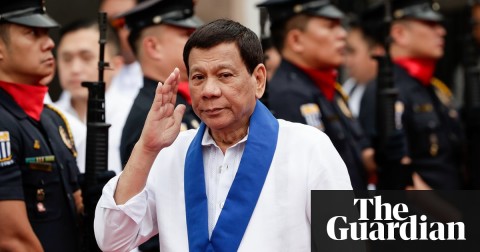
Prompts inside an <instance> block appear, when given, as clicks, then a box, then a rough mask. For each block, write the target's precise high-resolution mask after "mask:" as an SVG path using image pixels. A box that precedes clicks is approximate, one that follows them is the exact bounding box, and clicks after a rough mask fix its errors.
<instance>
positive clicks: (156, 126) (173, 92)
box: [113, 68, 185, 205]
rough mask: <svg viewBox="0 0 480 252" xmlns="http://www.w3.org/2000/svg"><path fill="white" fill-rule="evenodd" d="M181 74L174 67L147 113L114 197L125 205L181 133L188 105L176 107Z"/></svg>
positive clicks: (140, 187)
mask: <svg viewBox="0 0 480 252" xmlns="http://www.w3.org/2000/svg"><path fill="white" fill-rule="evenodd" d="M179 77H180V71H179V70H178V68H175V70H173V72H172V73H171V74H170V76H168V78H167V79H166V80H165V82H164V83H163V84H162V83H159V84H158V87H157V90H156V91H155V98H154V100H153V104H152V107H151V108H150V111H149V112H148V115H147V119H146V120H145V126H143V131H142V135H141V136H140V139H139V140H138V142H137V144H135V147H134V148H133V151H132V155H131V156H130V159H129V160H128V162H127V165H126V166H125V169H124V170H123V172H122V174H121V175H120V178H119V180H118V184H117V188H116V190H115V194H114V195H113V198H114V199H115V202H116V203H117V204H118V205H121V204H125V202H127V201H128V200H129V199H131V198H132V197H133V196H135V195H137V194H138V193H140V192H141V191H142V189H143V188H144V187H145V185H146V183H147V177H148V174H149V172H150V169H151V167H152V164H153V162H154V160H155V158H156V156H157V155H158V153H159V152H160V151H161V150H162V149H163V148H165V147H168V146H170V145H171V144H172V143H173V141H175V139H176V138H177V136H178V134H179V133H180V123H181V122H182V117H183V113H185V105H178V106H177V107H175V102H176V100H177V91H178V80H179Z"/></svg>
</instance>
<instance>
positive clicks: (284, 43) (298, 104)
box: [258, 0, 373, 189]
mask: <svg viewBox="0 0 480 252" xmlns="http://www.w3.org/2000/svg"><path fill="white" fill-rule="evenodd" d="M258 6H259V7H266V8H267V10H268V12H269V17H270V21H271V27H270V30H271V36H272V41H273V42H274V43H275V47H277V49H278V50H279V51H280V53H281V55H282V62H281V63H280V66H279V68H277V70H276V72H275V74H274V75H273V77H272V79H271V80H270V82H269V85H268V87H267V88H268V93H269V99H268V100H269V106H270V109H271V110H272V111H273V113H274V115H275V116H276V117H277V118H281V119H285V120H289V121H294V122H300V123H304V124H308V125H311V126H314V127H317V128H318V129H320V130H322V131H324V132H325V133H326V134H327V135H328V136H329V137H330V139H331V140H332V142H333V144H334V145H335V148H336V149H337V150H338V152H339V153H340V155H341V156H342V158H343V160H344V161H345V163H346V164H347V167H348V171H349V174H350V179H351V181H352V186H353V188H354V189H366V186H367V172H366V169H365V167H367V166H368V167H372V166H373V165H370V163H372V162H373V150H372V149H371V148H367V146H368V142H367V141H366V138H364V136H363V132H362V130H361V128H360V125H359V124H358V123H357V121H356V120H355V119H354V118H353V117H352V113H351V112H350V110H349V108H348V106H347V103H346V100H347V97H346V95H345V94H344V92H343V91H342V89H341V86H340V85H339V84H338V83H337V82H336V76H337V71H336V68H337V67H339V66H340V65H341V64H342V63H343V61H344V50H345V46H346V43H345V38H346V32H345V30H344V29H343V28H342V26H341V24H340V21H341V19H342V18H343V17H344V14H343V13H342V12H341V11H340V10H338V9H337V8H336V7H335V6H334V5H332V4H330V2H329V1H326V0H321V1H312V0H280V1H279V0H269V1H266V2H263V3H261V4H259V5H258ZM366 164H368V165H367V166H366Z"/></svg>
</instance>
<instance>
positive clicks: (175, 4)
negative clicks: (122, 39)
mask: <svg viewBox="0 0 480 252" xmlns="http://www.w3.org/2000/svg"><path fill="white" fill-rule="evenodd" d="M192 15H193V3H192V0H148V1H143V2H141V3H139V4H138V5H137V6H135V7H134V8H133V9H131V10H129V11H127V12H125V13H123V14H120V15H119V16H118V17H117V18H124V19H125V24H126V25H127V27H128V28H129V29H130V31H131V32H132V33H138V32H140V31H141V30H142V29H144V28H146V27H149V26H152V25H158V24H170V25H175V26H179V27H184V28H197V27H199V26H200V25H202V23H201V22H200V21H199V20H198V19H197V18H195V17H193V16H192Z"/></svg>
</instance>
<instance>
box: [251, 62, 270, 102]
mask: <svg viewBox="0 0 480 252" xmlns="http://www.w3.org/2000/svg"><path fill="white" fill-rule="evenodd" d="M252 76H253V77H254V78H255V97H256V98H257V99H260V98H261V97H262V96H263V94H264V93H265V88H266V83H267V69H266V68H265V65H264V64H258V65H257V67H255V69H254V70H253V73H252Z"/></svg>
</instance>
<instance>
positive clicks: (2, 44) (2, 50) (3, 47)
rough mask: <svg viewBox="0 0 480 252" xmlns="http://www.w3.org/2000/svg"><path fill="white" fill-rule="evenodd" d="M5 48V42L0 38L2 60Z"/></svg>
mask: <svg viewBox="0 0 480 252" xmlns="http://www.w3.org/2000/svg"><path fill="white" fill-rule="evenodd" d="M6 50H7V48H6V45H5V43H4V42H3V41H2V40H1V39H0V60H3V58H4V57H5V52H6Z"/></svg>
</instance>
